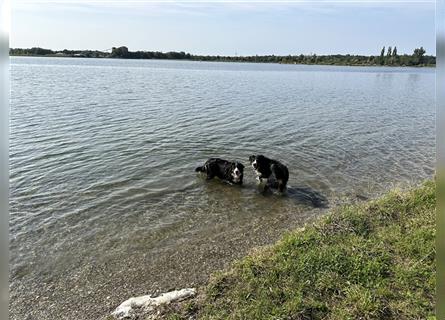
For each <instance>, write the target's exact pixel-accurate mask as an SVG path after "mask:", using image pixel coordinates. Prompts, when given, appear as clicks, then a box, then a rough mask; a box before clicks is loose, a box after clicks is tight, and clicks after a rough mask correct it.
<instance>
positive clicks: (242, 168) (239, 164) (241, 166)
mask: <svg viewBox="0 0 445 320" xmlns="http://www.w3.org/2000/svg"><path fill="white" fill-rule="evenodd" d="M238 166H239V167H240V168H241V170H244V165H243V164H242V163H241V162H238Z"/></svg>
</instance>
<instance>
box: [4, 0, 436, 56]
mask: <svg viewBox="0 0 445 320" xmlns="http://www.w3.org/2000/svg"><path fill="white" fill-rule="evenodd" d="M434 17H435V2H434V0H411V1H410V0H408V1H401V0H400V1H399V0H387V1H386V0H377V1H372V0H371V1H370V0H315V1H309V0H294V1H292V0H271V1H265V0H254V1H248V0H229V1H224V2H223V1H220V0H208V1H201V2H200V1H194V0H178V1H172V0H167V1H164V2H161V1H155V0H151V1H149V0H130V1H118V0H94V1H87V0H78V1H76V0H15V1H12V2H11V30H10V47H12V48H29V47H43V48H49V49H53V50H61V49H91V50H107V49H110V48H111V47H118V46H127V47H128V48H129V50H130V51H136V50H147V51H163V52H166V51H185V52H189V53H192V54H209V55H255V54H258V55H265V54H275V55H288V54H312V53H315V54H319V55H320V54H347V53H350V54H364V55H378V54H380V50H381V48H382V47H383V46H386V47H388V46H392V47H394V46H397V50H398V52H399V54H401V53H409V54H410V53H412V52H413V50H414V48H416V47H420V46H423V47H424V48H425V49H426V52H427V54H433V55H435V50H436V43H435V21H434Z"/></svg>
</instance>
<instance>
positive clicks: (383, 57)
mask: <svg viewBox="0 0 445 320" xmlns="http://www.w3.org/2000/svg"><path fill="white" fill-rule="evenodd" d="M384 63H385V46H383V48H382V51H380V64H381V65H383V64H384Z"/></svg>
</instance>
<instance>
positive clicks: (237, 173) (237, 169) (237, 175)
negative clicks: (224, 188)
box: [231, 162, 244, 183]
mask: <svg viewBox="0 0 445 320" xmlns="http://www.w3.org/2000/svg"><path fill="white" fill-rule="evenodd" d="M231 171H232V173H231V175H232V179H233V182H235V183H242V182H243V174H244V165H243V164H242V163H240V162H233V163H232V168H231Z"/></svg>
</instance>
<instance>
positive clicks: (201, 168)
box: [195, 166, 206, 172]
mask: <svg viewBox="0 0 445 320" xmlns="http://www.w3.org/2000/svg"><path fill="white" fill-rule="evenodd" d="M195 172H206V168H205V166H200V167H197V168H196V169H195Z"/></svg>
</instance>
